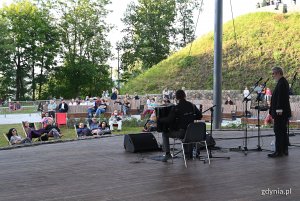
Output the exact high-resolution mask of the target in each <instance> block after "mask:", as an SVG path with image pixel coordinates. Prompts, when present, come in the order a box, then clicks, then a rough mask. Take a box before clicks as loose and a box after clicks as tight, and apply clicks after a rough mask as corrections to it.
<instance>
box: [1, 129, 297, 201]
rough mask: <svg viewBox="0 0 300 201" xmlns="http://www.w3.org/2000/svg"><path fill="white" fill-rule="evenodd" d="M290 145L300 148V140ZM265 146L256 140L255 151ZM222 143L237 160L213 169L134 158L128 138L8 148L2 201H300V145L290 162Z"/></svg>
mask: <svg viewBox="0 0 300 201" xmlns="http://www.w3.org/2000/svg"><path fill="white" fill-rule="evenodd" d="M261 134H262V135H269V134H273V132H272V130H264V131H262V133H261ZM256 135H257V133H256V131H255V130H250V131H248V136H250V137H251V136H256ZM243 136H244V133H243V131H216V132H214V137H215V138H216V139H217V138H231V137H243ZM156 137H157V138H158V136H156ZM272 139H274V137H263V138H262V140H261V145H262V148H268V149H269V148H270V141H271V140H272ZM160 140H161V138H159V139H158V141H160ZM290 141H291V143H292V144H296V143H300V135H298V134H296V136H293V137H290ZM257 142H258V141H257V138H251V139H250V140H249V142H248V148H249V149H250V148H255V146H256V145H257ZM217 146H219V147H222V148H223V149H221V150H215V151H213V155H214V156H230V157H231V159H230V160H228V159H212V161H211V165H208V163H206V164H204V163H203V162H202V161H198V160H194V161H193V160H191V161H188V168H185V166H184V162H183V159H182V158H177V159H174V163H173V164H172V163H171V162H167V163H163V162H160V161H155V160H152V159H150V158H151V157H153V156H159V155H162V154H163V153H162V152H147V153H127V152H125V151H124V148H123V136H115V137H107V138H101V139H92V140H79V141H72V142H66V143H56V144H45V145H40V146H30V147H23V148H16V149H11V150H1V151H0V168H1V172H0V182H1V183H0V184H1V185H0V200H1V201H2V200H3V201H23V200H25V201H27V200H28V201H35V200H36V201H41V200H46V201H50V200H51V201H52V200H53V201H54V200H57V201H61V200H67V201H69V200H75V201H94V200H95V201H96V200H99V201H133V200H134V201H155V200H158V201H177V200H178V201H179V200H185V201H199V200H209V201H214V200H218V201H220V200H222V201H223V200H226V201H227V200H232V201H255V200H272V201H273V200H280V201H281V200H293V201H294V200H300V190H299V188H300V187H299V181H300V173H299V171H300V158H299V155H300V147H295V146H292V147H291V148H290V153H289V156H288V157H282V158H276V159H273V158H272V159H271V158H268V157H267V154H268V153H270V152H269V151H249V152H248V154H247V155H245V154H244V152H235V151H229V149H228V148H231V147H238V146H242V147H243V140H242V139H234V140H228V139H227V140H223V139H222V140H217ZM271 193H272V195H270V194H271ZM282 193H288V194H289V195H282Z"/></svg>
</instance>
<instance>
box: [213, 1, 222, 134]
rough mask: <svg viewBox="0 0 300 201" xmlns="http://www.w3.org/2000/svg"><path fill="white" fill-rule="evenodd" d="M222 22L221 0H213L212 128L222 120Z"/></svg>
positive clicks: (218, 126)
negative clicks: (214, 107)
mask: <svg viewBox="0 0 300 201" xmlns="http://www.w3.org/2000/svg"><path fill="white" fill-rule="evenodd" d="M222 24H223V0H215V34H214V36H215V43H214V92H213V93H214V94H213V100H214V103H213V104H214V105H216V109H215V110H214V116H213V117H214V120H213V121H214V124H213V128H214V129H220V128H221V122H222V111H221V107H222Z"/></svg>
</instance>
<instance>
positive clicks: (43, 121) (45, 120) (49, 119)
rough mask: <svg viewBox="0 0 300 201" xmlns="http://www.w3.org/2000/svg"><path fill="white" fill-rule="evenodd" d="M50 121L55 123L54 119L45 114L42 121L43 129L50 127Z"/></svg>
mask: <svg viewBox="0 0 300 201" xmlns="http://www.w3.org/2000/svg"><path fill="white" fill-rule="evenodd" d="M49 121H51V122H54V119H53V118H52V117H49V113H45V117H43V119H42V121H41V123H42V125H43V128H45V127H46V126H47V125H48V122H49Z"/></svg>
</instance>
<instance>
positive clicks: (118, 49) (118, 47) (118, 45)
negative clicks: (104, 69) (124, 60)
mask: <svg viewBox="0 0 300 201" xmlns="http://www.w3.org/2000/svg"><path fill="white" fill-rule="evenodd" d="M116 49H117V51H118V90H119V92H120V50H121V47H120V44H119V43H117V48H116Z"/></svg>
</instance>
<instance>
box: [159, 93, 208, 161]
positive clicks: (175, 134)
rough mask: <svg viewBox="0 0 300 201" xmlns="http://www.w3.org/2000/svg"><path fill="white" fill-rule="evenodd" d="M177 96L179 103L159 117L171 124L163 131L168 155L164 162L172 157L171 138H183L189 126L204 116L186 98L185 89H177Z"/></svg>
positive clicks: (163, 122)
mask: <svg viewBox="0 0 300 201" xmlns="http://www.w3.org/2000/svg"><path fill="white" fill-rule="evenodd" d="M175 96H176V100H177V101H178V104H177V105H176V106H175V107H173V109H172V110H171V111H170V113H169V115H168V116H167V117H163V118H160V119H158V121H159V122H160V123H162V124H168V125H169V131H168V132H163V133H162V138H163V147H164V150H165V152H166V155H165V156H164V158H163V159H162V161H163V162H167V161H168V159H170V158H172V156H171V154H170V142H169V138H180V139H183V138H184V136H185V131H186V129H187V126H188V125H189V124H190V123H192V122H194V120H198V119H199V120H200V119H201V118H202V114H201V112H200V110H199V109H198V108H197V107H196V106H195V105H194V104H193V103H191V102H189V101H187V100H186V95H185V92H184V91H183V90H178V91H176V94H175ZM190 152H191V150H187V151H186V153H187V154H191V153H190Z"/></svg>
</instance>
